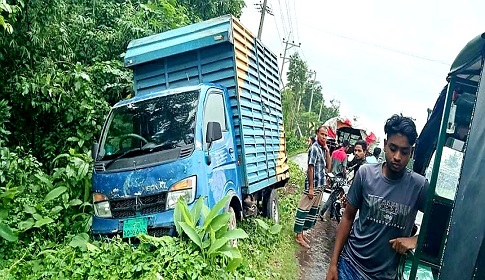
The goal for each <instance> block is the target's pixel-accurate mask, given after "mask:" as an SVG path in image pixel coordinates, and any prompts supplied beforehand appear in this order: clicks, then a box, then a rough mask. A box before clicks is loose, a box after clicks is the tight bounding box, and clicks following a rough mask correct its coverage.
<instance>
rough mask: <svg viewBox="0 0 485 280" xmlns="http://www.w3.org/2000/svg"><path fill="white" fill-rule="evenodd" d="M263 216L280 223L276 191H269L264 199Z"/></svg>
mask: <svg viewBox="0 0 485 280" xmlns="http://www.w3.org/2000/svg"><path fill="white" fill-rule="evenodd" d="M263 216H264V217H266V218H269V219H271V220H273V221H274V222H275V223H278V222H279V221H280V211H279V204H278V194H277V193H276V190H275V189H271V190H267V191H266V193H265V195H264V197H263Z"/></svg>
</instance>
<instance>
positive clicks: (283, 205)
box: [238, 161, 305, 280]
mask: <svg viewBox="0 0 485 280" xmlns="http://www.w3.org/2000/svg"><path fill="white" fill-rule="evenodd" d="M289 164H290V176H291V179H290V182H289V183H288V184H287V186H286V187H284V188H281V189H279V190H278V198H279V210H280V225H281V226H282V229H281V232H280V233H279V234H278V235H271V234H270V233H268V232H265V231H264V230H262V229H261V228H260V227H259V226H258V225H257V223H256V221H255V219H247V220H246V221H244V222H243V223H241V227H242V228H243V229H244V230H245V231H246V232H247V233H248V235H249V236H250V237H251V238H249V239H246V240H242V241H241V242H240V246H239V248H240V250H241V254H242V255H243V256H244V258H245V260H244V261H243V264H242V267H240V268H238V271H245V272H244V276H247V277H253V278H255V279H288V280H290V279H291V280H293V279H298V274H299V268H298V263H297V260H296V257H295V254H296V249H297V246H296V243H295V242H294V233H293V224H294V221H295V211H296V206H297V204H298V200H299V198H300V194H301V188H302V187H303V183H304V180H305V175H304V173H303V172H302V171H301V169H300V168H299V167H298V165H296V164H295V163H293V162H292V161H290V162H289ZM265 221H266V222H267V223H268V224H270V225H271V222H270V221H268V220H265Z"/></svg>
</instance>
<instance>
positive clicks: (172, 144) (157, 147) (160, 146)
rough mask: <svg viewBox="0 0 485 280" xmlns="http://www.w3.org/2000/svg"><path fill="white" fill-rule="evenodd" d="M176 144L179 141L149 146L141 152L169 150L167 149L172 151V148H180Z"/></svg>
mask: <svg viewBox="0 0 485 280" xmlns="http://www.w3.org/2000/svg"><path fill="white" fill-rule="evenodd" d="M178 143H179V141H168V142H165V143H162V144H158V145H154V146H151V147H146V148H143V149H142V150H143V151H147V150H148V151H150V152H153V151H163V150H169V149H174V148H177V147H181V145H179V144H178Z"/></svg>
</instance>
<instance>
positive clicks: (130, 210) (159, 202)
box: [109, 192, 167, 219]
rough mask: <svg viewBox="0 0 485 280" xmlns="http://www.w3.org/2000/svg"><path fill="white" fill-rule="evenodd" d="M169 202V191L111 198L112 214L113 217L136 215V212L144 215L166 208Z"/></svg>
mask: <svg viewBox="0 0 485 280" xmlns="http://www.w3.org/2000/svg"><path fill="white" fill-rule="evenodd" d="M166 202H167V193H166V192H164V193H159V194H155V195H147V196H138V197H130V198H123V199H114V200H110V202H109V203H110V208H111V214H112V215H113V218H118V219H119V218H129V217H134V216H136V213H137V212H138V213H140V214H142V215H147V214H153V213H159V212H162V211H164V210H165V204H166Z"/></svg>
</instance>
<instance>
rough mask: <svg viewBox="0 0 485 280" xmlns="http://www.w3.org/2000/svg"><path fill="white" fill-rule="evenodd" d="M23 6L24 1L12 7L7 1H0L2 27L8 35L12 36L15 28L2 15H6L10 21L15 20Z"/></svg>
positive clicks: (0, 25)
mask: <svg viewBox="0 0 485 280" xmlns="http://www.w3.org/2000/svg"><path fill="white" fill-rule="evenodd" d="M23 5H24V4H23V2H22V1H18V5H12V4H8V3H7V0H0V27H3V29H4V30H5V31H6V32H7V33H10V34H11V33H12V32H13V27H12V25H11V24H10V23H8V21H7V20H6V18H5V17H4V16H3V15H2V14H6V15H7V18H9V19H10V20H11V19H14V18H15V15H16V14H17V13H18V12H19V11H20V7H22V6H23Z"/></svg>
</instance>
